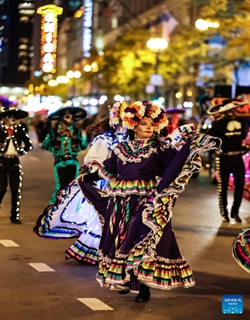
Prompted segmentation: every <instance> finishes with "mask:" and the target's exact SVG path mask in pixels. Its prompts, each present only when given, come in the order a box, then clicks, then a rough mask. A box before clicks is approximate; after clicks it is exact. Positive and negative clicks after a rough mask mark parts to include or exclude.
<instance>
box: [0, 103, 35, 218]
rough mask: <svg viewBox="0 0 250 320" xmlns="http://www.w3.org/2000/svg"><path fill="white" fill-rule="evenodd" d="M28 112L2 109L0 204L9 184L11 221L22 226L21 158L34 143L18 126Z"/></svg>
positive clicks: (23, 129) (22, 127) (24, 130)
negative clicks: (18, 122)
mask: <svg viewBox="0 0 250 320" xmlns="http://www.w3.org/2000/svg"><path fill="white" fill-rule="evenodd" d="M28 115H29V114H28V112H26V111H23V110H20V109H17V108H15V107H7V106H5V107H1V108H0V121H2V124H1V126H0V204H1V202H2V200H3V197H4V196H5V194H6V191H7V187H8V182H9V185H10V190H11V215H10V221H11V222H12V223H15V224H22V222H21V220H20V212H19V210H20V199H21V186H22V183H21V180H22V178H21V176H22V166H21V164H20V161H19V157H20V156H23V155H24V154H26V153H27V152H29V151H30V150H31V149H32V142H31V140H30V137H29V135H28V133H27V132H26V129H25V127H24V126H23V125H22V124H16V122H17V121H18V120H20V119H23V118H26V117H28Z"/></svg>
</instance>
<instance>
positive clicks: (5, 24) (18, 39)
mask: <svg viewBox="0 0 250 320" xmlns="http://www.w3.org/2000/svg"><path fill="white" fill-rule="evenodd" d="M34 2H35V1H34V0H0V85H2V86H3V85H4V86H23V85H24V84H25V82H26V81H27V80H28V79H29V78H30V71H31V64H32V59H33V55H34V46H33V43H32V32H33V22H34V14H35V9H34Z"/></svg>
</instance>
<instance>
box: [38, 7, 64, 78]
mask: <svg viewBox="0 0 250 320" xmlns="http://www.w3.org/2000/svg"><path fill="white" fill-rule="evenodd" d="M62 12H63V9H62V8H60V7H58V6H56V5H52V4H51V5H46V6H43V7H39V8H38V9H37V13H38V14H41V15H42V22H41V59H40V69H41V70H42V71H43V72H46V73H50V72H51V73H55V72H56V49H57V22H58V19H57V16H58V15H61V14H62Z"/></svg>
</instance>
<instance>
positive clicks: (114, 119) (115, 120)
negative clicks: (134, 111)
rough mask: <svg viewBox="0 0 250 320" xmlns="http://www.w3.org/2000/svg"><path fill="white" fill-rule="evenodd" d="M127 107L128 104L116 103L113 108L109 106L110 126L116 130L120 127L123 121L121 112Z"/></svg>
mask: <svg viewBox="0 0 250 320" xmlns="http://www.w3.org/2000/svg"><path fill="white" fill-rule="evenodd" d="M126 107H127V103H126V102H116V103H114V104H113V106H112V107H111V106H108V108H109V125H110V127H113V128H115V127H116V126H118V125H119V123H120V121H121V112H123V110H124V109H125V108H126Z"/></svg>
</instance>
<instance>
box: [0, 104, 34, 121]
mask: <svg viewBox="0 0 250 320" xmlns="http://www.w3.org/2000/svg"><path fill="white" fill-rule="evenodd" d="M28 115H29V113H28V112H27V111H24V110H21V109H17V108H8V107H2V108H0V119H2V118H5V117H9V116H13V117H14V118H15V119H16V120H20V119H23V118H26V117H28Z"/></svg>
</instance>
